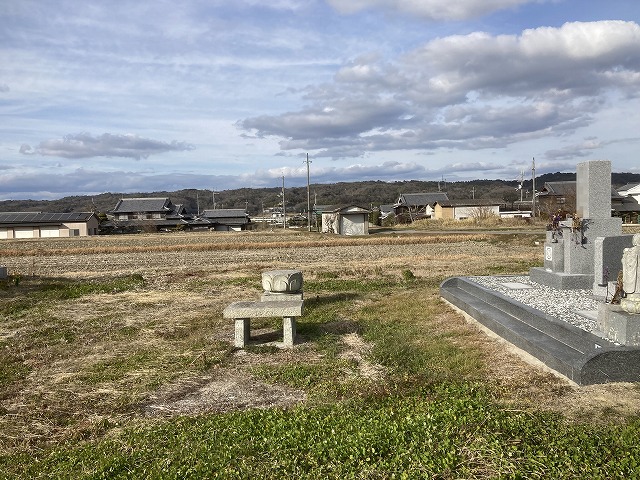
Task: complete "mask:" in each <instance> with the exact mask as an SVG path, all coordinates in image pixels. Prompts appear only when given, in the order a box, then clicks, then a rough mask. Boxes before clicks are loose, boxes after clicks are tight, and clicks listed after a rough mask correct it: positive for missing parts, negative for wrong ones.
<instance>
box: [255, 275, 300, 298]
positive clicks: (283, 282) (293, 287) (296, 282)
mask: <svg viewBox="0 0 640 480" xmlns="http://www.w3.org/2000/svg"><path fill="white" fill-rule="evenodd" d="M262 288H263V289H264V291H265V292H273V293H296V292H299V291H300V290H302V272H301V271H300V270H271V271H268V272H263V273H262Z"/></svg>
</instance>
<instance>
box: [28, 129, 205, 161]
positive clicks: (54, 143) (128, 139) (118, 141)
mask: <svg viewBox="0 0 640 480" xmlns="http://www.w3.org/2000/svg"><path fill="white" fill-rule="evenodd" d="M193 148H194V147H193V145H189V144H187V143H184V142H177V141H175V140H174V141H172V142H170V143H167V142H161V141H158V140H151V139H148V138H142V137H139V136H137V135H131V134H127V135H114V134H111V133H103V134H102V135H99V136H95V137H94V136H92V135H91V134H89V133H79V134H76V135H67V136H65V137H64V138H61V139H51V140H44V141H42V142H40V144H39V145H38V146H37V147H35V148H34V147H31V146H30V145H26V144H25V145H22V146H21V147H20V153H22V154H25V155H34V154H38V155H43V156H51V157H62V158H92V157H126V158H134V159H136V160H140V159H141V158H147V157H149V155H153V154H158V153H163V152H170V151H184V150H193Z"/></svg>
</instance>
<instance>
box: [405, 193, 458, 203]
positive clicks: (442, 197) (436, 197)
mask: <svg viewBox="0 0 640 480" xmlns="http://www.w3.org/2000/svg"><path fill="white" fill-rule="evenodd" d="M448 199H449V197H447V194H446V193H444V192H432V193H402V194H400V198H398V203H397V205H410V206H414V205H433V204H434V203H436V202H443V201H446V200H448Z"/></svg>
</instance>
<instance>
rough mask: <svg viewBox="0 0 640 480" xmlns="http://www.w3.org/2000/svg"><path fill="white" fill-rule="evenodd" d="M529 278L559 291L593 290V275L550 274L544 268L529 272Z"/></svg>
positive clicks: (535, 268) (534, 268) (533, 269)
mask: <svg viewBox="0 0 640 480" xmlns="http://www.w3.org/2000/svg"><path fill="white" fill-rule="evenodd" d="M529 278H531V281H533V282H536V283H539V284H541V285H546V286H547V287H552V288H557V289H558V290H575V289H584V290H590V289H592V288H593V275H591V274H582V273H561V272H550V271H549V270H547V269H545V268H542V267H533V268H532V269H531V270H529Z"/></svg>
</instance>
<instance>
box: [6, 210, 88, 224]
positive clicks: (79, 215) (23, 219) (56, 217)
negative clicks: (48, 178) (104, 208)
mask: <svg viewBox="0 0 640 480" xmlns="http://www.w3.org/2000/svg"><path fill="white" fill-rule="evenodd" d="M91 215H92V214H91V213H87V212H69V213H42V212H0V223H56V222H82V221H85V220H87V219H88V218H89V217H90V216H91Z"/></svg>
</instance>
